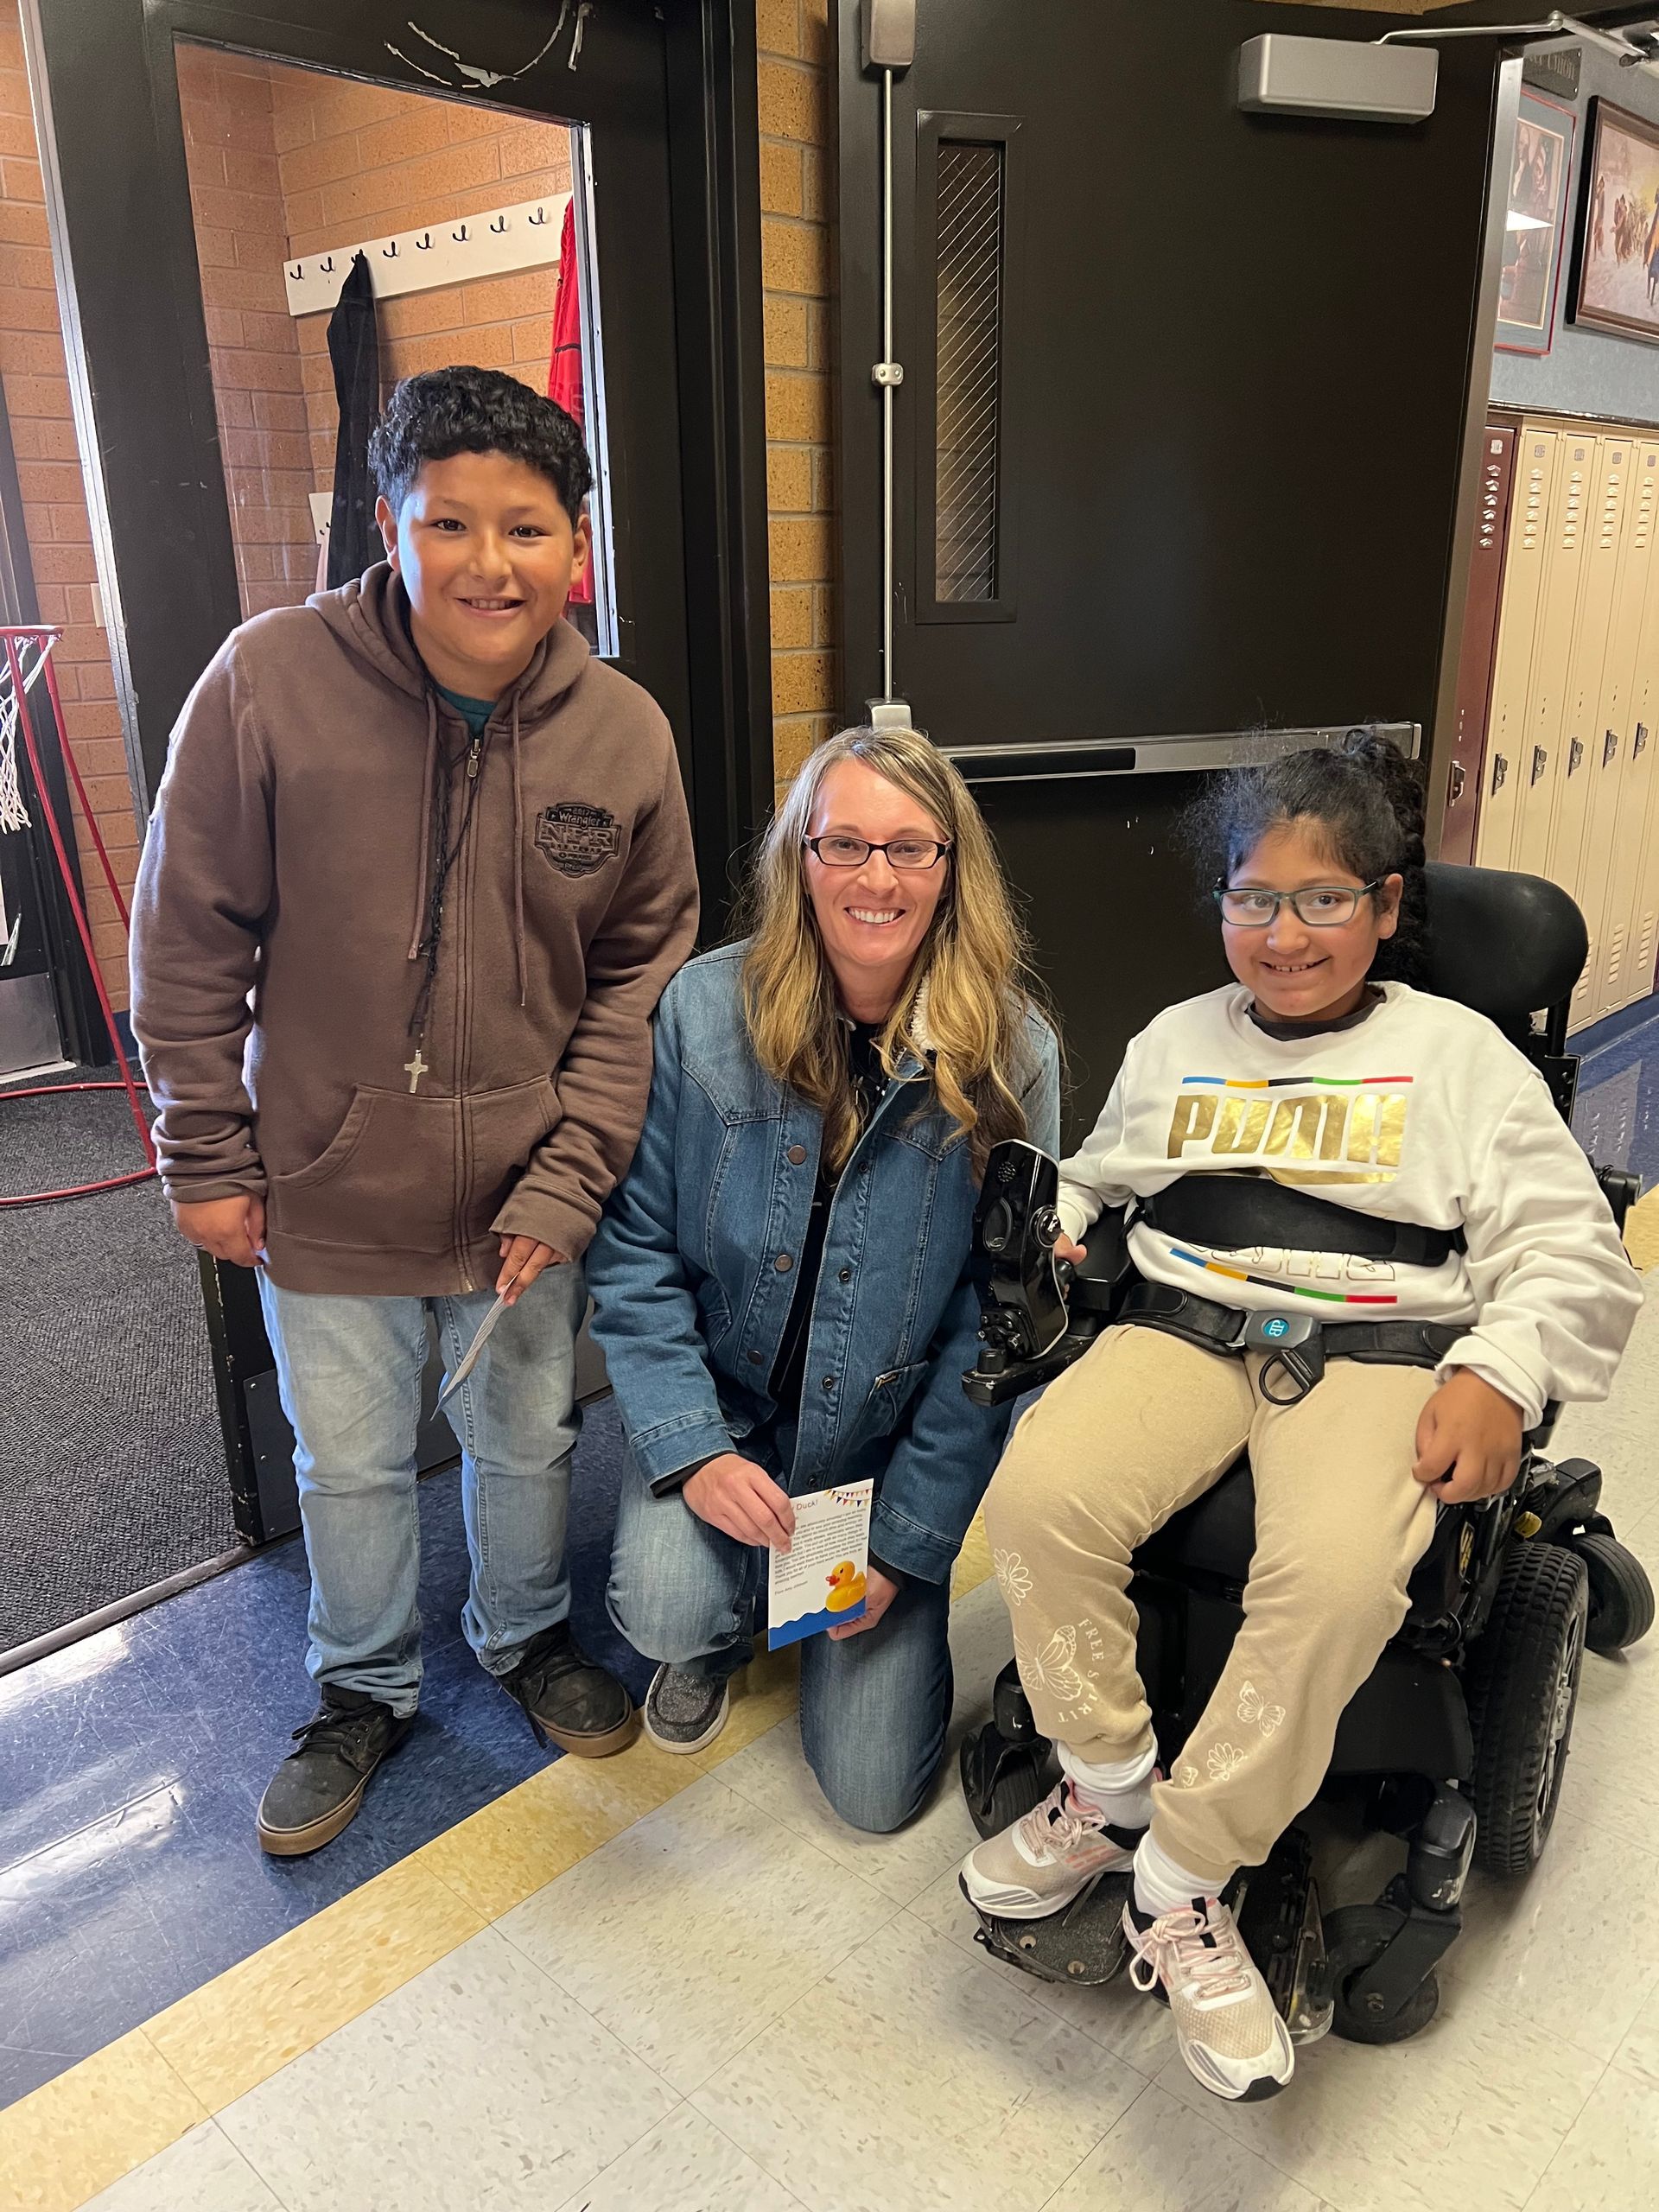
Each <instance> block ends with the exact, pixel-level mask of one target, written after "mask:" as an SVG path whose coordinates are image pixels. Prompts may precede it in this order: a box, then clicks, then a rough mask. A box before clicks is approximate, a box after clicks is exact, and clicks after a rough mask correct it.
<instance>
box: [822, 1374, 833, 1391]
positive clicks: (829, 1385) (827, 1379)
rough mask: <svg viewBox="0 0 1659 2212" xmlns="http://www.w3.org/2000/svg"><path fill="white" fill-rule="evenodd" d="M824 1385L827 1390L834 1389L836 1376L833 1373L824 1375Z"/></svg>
mask: <svg viewBox="0 0 1659 2212" xmlns="http://www.w3.org/2000/svg"><path fill="white" fill-rule="evenodd" d="M823 1387H824V1389H826V1390H833V1389H835V1387H836V1378H835V1376H833V1375H826V1376H824V1378H823Z"/></svg>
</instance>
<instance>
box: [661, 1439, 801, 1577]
mask: <svg viewBox="0 0 1659 2212" xmlns="http://www.w3.org/2000/svg"><path fill="white" fill-rule="evenodd" d="M680 1495H681V1497H683V1498H684V1500H685V1502H686V1503H687V1504H688V1505H689V1506H690V1509H691V1510H692V1511H693V1512H694V1513H695V1514H696V1516H697V1518H698V1520H699V1521H706V1522H708V1523H709V1527H710V1528H711V1529H719V1530H720V1531H721V1534H722V1535H728V1536H734V1537H735V1538H736V1539H737V1541H738V1542H739V1543H740V1544H765V1545H766V1546H767V1547H768V1548H769V1549H771V1550H772V1551H775V1552H786V1551H787V1550H788V1549H789V1545H790V1539H791V1537H792V1536H793V1535H794V1534H795V1509H794V1507H793V1506H792V1505H791V1503H790V1502H789V1493H788V1492H787V1491H785V1490H784V1489H782V1488H781V1487H780V1485H779V1484H777V1483H775V1482H773V1480H772V1477H771V1476H770V1475H769V1474H768V1473H767V1472H766V1469H765V1468H764V1467H757V1466H756V1465H755V1464H754V1462H753V1459H741V1458H740V1457H739V1455H738V1454H737V1453H736V1452H721V1455H720V1457H719V1458H718V1459H710V1460H709V1461H708V1462H707V1463H706V1464H705V1465H702V1466H701V1467H699V1468H698V1469H697V1471H696V1474H695V1475H693V1476H692V1477H691V1478H690V1481H689V1482H688V1483H687V1484H685V1486H684V1488H683V1490H682V1491H681V1492H680Z"/></svg>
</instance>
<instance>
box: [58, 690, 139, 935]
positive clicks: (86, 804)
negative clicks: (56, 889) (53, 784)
mask: <svg viewBox="0 0 1659 2212" xmlns="http://www.w3.org/2000/svg"><path fill="white" fill-rule="evenodd" d="M46 689H47V692H48V696H49V697H50V699H51V701H52V715H53V719H54V721H55V722H56V723H57V726H58V750H59V751H60V753H62V755H63V764H64V766H65V767H66V768H67V769H68V771H69V777H70V780H71V782H72V783H73V785H74V787H75V797H76V798H78V799H79V801H80V810H81V812H82V814H83V815H85V817H86V827H87V828H88V829H90V830H91V831H92V842H93V844H94V845H96V846H97V848H98V857H99V860H100V861H102V862H103V863H104V880H105V883H107V884H108V885H109V887H110V896H111V899H114V901H115V911H116V912H117V913H118V914H119V915H120V917H121V926H122V928H123V929H124V930H125V931H126V932H127V934H128V935H129V936H130V935H131V934H132V917H131V915H130V913H129V912H127V902H126V900H125V899H124V898H123V897H122V896H121V887H120V885H119V884H118V882H117V881H116V880H115V870H114V869H113V868H111V866H110V856H109V854H108V853H107V852H106V851H105V848H104V833H103V832H102V830H100V829H99V826H98V817H97V816H96V815H95V814H94V813H93V812H92V804H91V802H90V800H89V799H88V798H87V797H86V785H85V784H83V783H82V782H81V780H80V766H79V762H78V761H77V760H76V759H75V754H74V748H73V746H72V745H71V744H70V742H69V730H68V726H67V724H66V722H65V721H64V719H63V702H62V700H61V699H60V697H59V696H58V671H57V670H56V669H55V668H54V667H53V665H52V656H51V654H50V653H48V655H47V657H46Z"/></svg>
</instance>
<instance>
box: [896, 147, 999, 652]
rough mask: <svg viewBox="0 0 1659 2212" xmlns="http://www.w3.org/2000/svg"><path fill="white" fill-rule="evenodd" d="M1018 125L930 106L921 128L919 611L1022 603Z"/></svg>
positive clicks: (990, 613) (948, 615)
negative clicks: (925, 328)
mask: <svg viewBox="0 0 1659 2212" xmlns="http://www.w3.org/2000/svg"><path fill="white" fill-rule="evenodd" d="M1017 129H1018V125H1017V124H1015V123H1014V122H1012V121H1011V119H1010V118H1007V117H1005V116H978V117H976V116H941V115H934V116H931V117H929V118H926V119H925V121H924V123H923V124H922V127H921V137H920V143H919V145H918V196H919V199H920V201H921V205H920V207H919V208H918V216H919V218H920V219H919V222H918V245H919V246H920V248H921V251H920V253H919V254H918V267H919V268H920V270H923V271H924V272H925V275H924V277H923V286H924V290H923V302H922V304H923V308H924V315H925V324H926V325H931V330H930V333H929V334H930V336H931V355H932V370H933V373H932V376H931V379H925V383H924V391H923V393H922V395H921V397H922V404H921V406H920V408H919V409H918V426H917V427H918V440H919V448H918V468H917V493H918V498H917V511H918V512H917V520H918V548H917V550H918V554H919V555H920V556H921V558H920V561H919V563H918V567H919V568H920V570H921V575H922V579H923V582H922V588H921V591H920V593H919V594H918V598H919V601H920V604H919V605H918V609H917V613H918V617H919V618H920V619H921V620H932V621H976V620H977V621H986V620H990V621H995V620H1006V619H1007V617H1008V616H1010V615H1011V614H1012V613H1013V611H1014V610H1013V605H1012V589H1011V587H1012V563H1013V533H1012V529H1011V526H1010V523H1011V517H1010V508H1009V501H1008V496H1007V494H1008V488H1009V487H1008V471H1007V430H1008V416H1007V331H1008V294H1009V284H1010V277H1011V267H1010V259H1011V257H1010V252H1009V242H1010V234H1011V226H1010V220H1009V218H1010V212H1011V192H1010V187H1011V184H1012V181H1013V175H1014V133H1015V132H1016V130H1017ZM930 580H931V588H930Z"/></svg>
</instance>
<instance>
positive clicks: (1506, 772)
mask: <svg viewBox="0 0 1659 2212" xmlns="http://www.w3.org/2000/svg"><path fill="white" fill-rule="evenodd" d="M1509 780H1510V764H1509V762H1508V761H1507V760H1505V759H1504V757H1503V754H1502V753H1498V754H1497V756H1496V757H1495V759H1494V760H1493V761H1492V789H1493V790H1494V791H1502V790H1503V786H1504V785H1505V784H1507V783H1508V782H1509Z"/></svg>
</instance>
